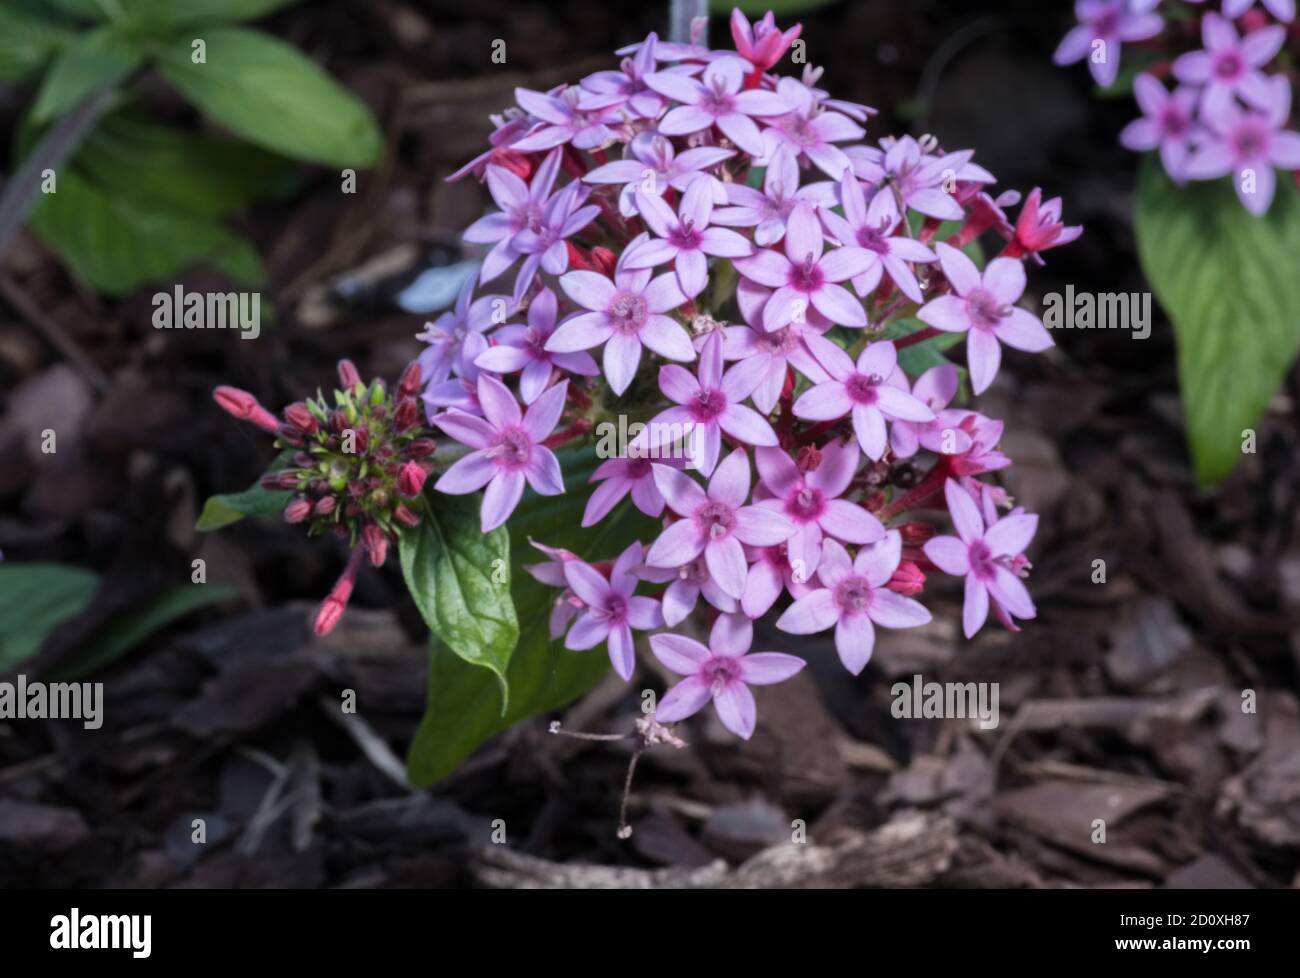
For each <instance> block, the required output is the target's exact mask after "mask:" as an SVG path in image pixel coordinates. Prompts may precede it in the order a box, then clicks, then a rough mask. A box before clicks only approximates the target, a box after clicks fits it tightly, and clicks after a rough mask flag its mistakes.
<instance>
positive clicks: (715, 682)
mask: <svg viewBox="0 0 1300 978" xmlns="http://www.w3.org/2000/svg"><path fill="white" fill-rule="evenodd" d="M699 676H700V679H701V680H703V681H704V682H706V683H708V685H709V691H710V692H711V693H713V695H714V696H716V695H717V694H718V693H720V692H722V690H723V689H724V688H726V687H727V686H728V685H729V684H731V683H734V682H736V681H737V680H738V679H740V660H739V659H737V658H735V657H733V656H730V655H715V656H713V657H712V658H710V659H708V660H707V661H705V663H704V665H702V666H700V673H699Z"/></svg>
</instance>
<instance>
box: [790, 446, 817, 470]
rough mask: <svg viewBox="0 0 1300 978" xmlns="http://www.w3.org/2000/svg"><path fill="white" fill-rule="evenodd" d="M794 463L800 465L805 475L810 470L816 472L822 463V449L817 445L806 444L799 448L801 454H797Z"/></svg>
mask: <svg viewBox="0 0 1300 978" xmlns="http://www.w3.org/2000/svg"><path fill="white" fill-rule="evenodd" d="M794 464H795V465H796V466H798V468H799V471H800V472H802V473H803V474H804V475H807V474H808V473H809V472H816V471H817V469H818V467H819V466H820V465H821V464H822V451H821V449H820V448H818V447H817V446H816V445H805V446H804V447H803V448H801V449H799V454H798V455H796V456H795V460H794Z"/></svg>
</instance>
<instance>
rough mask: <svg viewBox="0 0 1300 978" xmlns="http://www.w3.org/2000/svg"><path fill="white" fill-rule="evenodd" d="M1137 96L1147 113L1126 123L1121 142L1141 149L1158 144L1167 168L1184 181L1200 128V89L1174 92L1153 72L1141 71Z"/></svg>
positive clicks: (1179, 179)
mask: <svg viewBox="0 0 1300 978" xmlns="http://www.w3.org/2000/svg"><path fill="white" fill-rule="evenodd" d="M1133 96H1134V97H1135V98H1136V99H1137V103H1138V106H1139V107H1140V108H1141V109H1142V112H1143V116H1142V118H1141V119H1134V120H1133V121H1132V122H1130V123H1129V124H1128V125H1127V126H1125V127H1124V131H1123V132H1121V133H1120V134H1119V141H1120V143H1121V144H1123V146H1124V147H1125V148H1127V149H1131V150H1135V151H1139V152H1143V151H1146V150H1151V149H1157V148H1158V149H1159V150H1160V162H1161V163H1163V164H1164V167H1165V172H1166V173H1168V174H1169V176H1170V177H1171V178H1172V179H1173V180H1174V181H1175V182H1177V183H1182V182H1183V180H1184V179H1185V175H1184V171H1185V168H1186V164H1187V156H1188V153H1189V151H1190V149H1191V145H1192V138H1193V137H1194V136H1196V135H1197V133H1198V131H1199V128H1200V127H1199V125H1198V124H1197V121H1196V89H1194V88H1186V87H1183V88H1178V89H1176V90H1175V91H1173V92H1172V93H1171V92H1168V91H1166V90H1165V86H1164V85H1162V84H1161V83H1160V82H1159V81H1157V80H1156V79H1155V78H1154V77H1153V76H1151V75H1148V74H1141V75H1138V76H1137V77H1136V78H1135V79H1133Z"/></svg>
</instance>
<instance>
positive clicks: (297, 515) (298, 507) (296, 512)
mask: <svg viewBox="0 0 1300 978" xmlns="http://www.w3.org/2000/svg"><path fill="white" fill-rule="evenodd" d="M310 515H311V500H309V499H306V498H305V497H303V496H299V497H298V498H296V499H294V500H293V501H292V502H290V503H289V505H288V506H286V507H284V521H285V522H286V523H301V522H302V521H303V520H305V519H306V518H307V517H308V516H310Z"/></svg>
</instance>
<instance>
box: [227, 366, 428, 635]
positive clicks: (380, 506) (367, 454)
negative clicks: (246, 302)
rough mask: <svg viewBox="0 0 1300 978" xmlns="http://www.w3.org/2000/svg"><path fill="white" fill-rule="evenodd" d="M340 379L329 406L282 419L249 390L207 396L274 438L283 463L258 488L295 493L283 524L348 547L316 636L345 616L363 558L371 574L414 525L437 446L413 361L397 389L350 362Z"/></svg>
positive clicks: (299, 408) (301, 405)
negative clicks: (364, 374)
mask: <svg viewBox="0 0 1300 978" xmlns="http://www.w3.org/2000/svg"><path fill="white" fill-rule="evenodd" d="M338 372H339V384H340V387H339V388H338V389H337V390H335V391H334V393H333V398H332V400H326V399H325V397H324V396H323V395H322V396H318V397H315V398H309V399H307V400H305V401H296V402H294V403H293V404H290V405H289V406H288V407H286V408H285V409H284V412H283V414H282V416H281V417H279V418H277V417H276V416H275V415H274V414H272V413H271V412H270V411H268V410H267V409H266V408H264V407H262V405H261V404H260V403H258V401H257V399H256V398H255V397H254V396H253V395H252V394H250V393H248V392H247V391H243V390H239V389H238V388H235V387H218V388H217V389H216V392H215V393H214V395H213V396H214V398H215V400H216V402H217V403H218V404H219V405H221V407H222V408H224V409H225V410H226V411H228V412H229V413H230V414H232V415H234V416H235V417H237V418H239V419H241V420H243V421H248V422H250V423H252V424H254V425H256V426H257V427H258V428H261V429H262V430H263V431H265V432H267V433H268V434H271V435H274V436H275V447H276V448H277V449H279V450H280V464H279V466H278V467H276V468H274V469H273V470H272V471H270V472H268V473H267V474H266V475H264V476H263V477H262V482H261V485H262V488H263V489H268V490H271V491H287V492H290V493H292V495H291V496H290V497H289V499H288V502H287V503H286V504H285V507H284V519H285V521H286V522H288V523H301V524H303V525H304V526H306V527H307V531H308V533H310V534H319V533H332V534H334V535H335V536H337V537H339V538H341V539H343V540H346V541H347V542H348V543H349V545H350V546H351V556H350V558H349V560H348V563H347V567H346V568H345V569H344V571H343V575H342V576H341V577H340V578H339V580H338V582H337V583H336V584H335V585H334V587H333V589H332V590H331V591H330V593H329V596H328V597H327V598H326V599H325V601H324V603H323V604H321V606H320V610H319V611H318V612H317V614H316V622H315V629H316V633H317V634H318V635H326V634H328V633H329V632H331V631H332V630H333V629H334V627H335V626H336V625H337V624H338V622H339V619H340V618H342V617H343V612H344V611H345V610H346V609H347V605H348V600H349V598H350V597H351V596H352V588H353V586H354V584H355V581H356V576H357V571H358V570H359V569H360V567H361V561H362V559H363V558H369V560H370V563H371V564H372V565H373V566H375V567H378V566H379V565H380V564H382V563H383V562H384V560H385V559H386V558H387V556H388V550H389V545H390V544H391V543H394V542H395V541H396V538H397V534H398V532H399V527H401V526H408V527H410V526H416V525H418V524H419V522H420V514H421V513H422V512H423V511H424V503H423V501H422V499H421V492H422V490H423V488H424V482H425V480H426V479H427V478H428V475H429V472H430V471H431V469H432V463H431V461H430V457H431V456H432V455H433V453H434V450H435V449H436V448H437V443H436V441H435V440H434V439H433V438H432V437H431V436H430V431H429V429H428V427H427V426H426V424H425V418H424V412H423V410H422V409H421V406H420V401H419V393H420V390H421V388H422V386H423V385H422V381H421V376H420V366H419V364H417V363H412V364H411V365H410V366H409V367H407V368H406V370H405V372H404V373H403V374H402V378H401V380H400V381H399V382H398V385H397V390H396V391H395V392H390V391H389V390H388V389H387V388H386V387H385V386H384V383H383V381H381V380H375V381H372V382H371V383H370V384H366V383H364V382H363V381H362V380H361V376H360V374H358V373H357V368H356V367H355V366H353V365H352V363H351V362H349V361H347V360H343V361H340V362H339V368H338Z"/></svg>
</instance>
